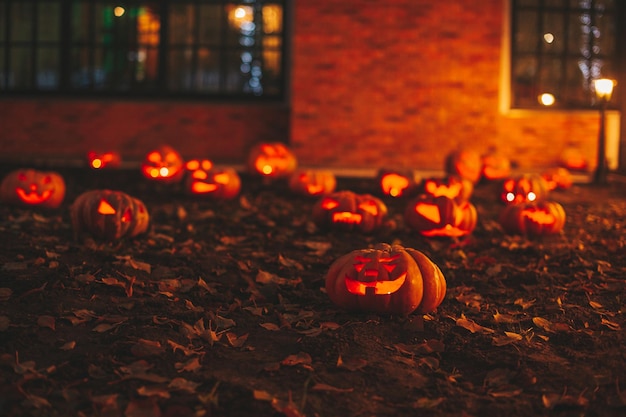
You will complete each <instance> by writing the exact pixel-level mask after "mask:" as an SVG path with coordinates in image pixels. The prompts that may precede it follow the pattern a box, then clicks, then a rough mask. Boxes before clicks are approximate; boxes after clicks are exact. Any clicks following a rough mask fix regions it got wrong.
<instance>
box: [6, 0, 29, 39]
mask: <svg viewBox="0 0 626 417" xmlns="http://www.w3.org/2000/svg"><path fill="white" fill-rule="evenodd" d="M33 23H34V21H33V4H32V3H31V2H29V1H26V0H24V1H21V2H14V3H11V20H10V25H11V34H10V35H9V36H10V37H11V38H10V40H11V41H12V42H23V41H31V40H32V39H33Z"/></svg>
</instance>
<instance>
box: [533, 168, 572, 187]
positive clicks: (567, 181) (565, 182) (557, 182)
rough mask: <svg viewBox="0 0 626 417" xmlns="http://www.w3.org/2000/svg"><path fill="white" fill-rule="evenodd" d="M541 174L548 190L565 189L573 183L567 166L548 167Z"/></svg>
mask: <svg viewBox="0 0 626 417" xmlns="http://www.w3.org/2000/svg"><path fill="white" fill-rule="evenodd" d="M541 176H542V177H543V179H544V180H545V181H546V184H547V187H548V190H550V191H552V190H556V189H561V190H564V189H567V188H570V187H571V186H572V184H573V180H572V174H571V173H570V172H569V170H568V169H567V168H562V167H556V168H550V169H548V170H546V171H544V172H542V173H541Z"/></svg>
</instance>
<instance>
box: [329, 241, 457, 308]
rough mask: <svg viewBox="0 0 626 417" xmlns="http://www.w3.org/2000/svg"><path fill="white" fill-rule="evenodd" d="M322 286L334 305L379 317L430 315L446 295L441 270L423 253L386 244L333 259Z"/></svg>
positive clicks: (444, 281)
mask: <svg viewBox="0 0 626 417" xmlns="http://www.w3.org/2000/svg"><path fill="white" fill-rule="evenodd" d="M325 283H326V293H327V294H328V296H329V298H330V299H331V301H332V302H334V303H335V304H336V305H338V306H340V307H342V308H345V309H348V310H356V311H371V312H375V313H379V314H396V315H402V316H407V315H409V314H411V313H413V312H417V313H420V314H426V313H430V312H432V311H434V310H435V309H436V308H437V307H438V306H439V305H440V304H441V302H442V301H443V299H444V297H445V295H446V280H445V278H444V276H443V273H442V272H441V269H439V267H438V266H437V265H436V264H435V263H433V262H432V261H431V260H430V259H429V258H428V257H427V256H426V255H425V254H424V253H422V252H420V251H418V250H416V249H412V248H404V247H402V246H400V245H393V246H391V245H388V244H386V243H381V244H378V245H376V246H374V247H373V248H372V249H360V250H355V251H352V252H350V253H348V254H346V255H343V256H342V257H340V258H338V259H336V260H335V261H334V262H333V263H332V264H331V266H330V268H329V269H328V272H327V273H326V277H325Z"/></svg>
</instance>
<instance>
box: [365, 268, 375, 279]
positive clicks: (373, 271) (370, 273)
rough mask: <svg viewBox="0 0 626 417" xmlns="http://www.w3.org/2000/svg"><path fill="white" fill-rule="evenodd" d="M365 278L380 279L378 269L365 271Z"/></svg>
mask: <svg viewBox="0 0 626 417" xmlns="http://www.w3.org/2000/svg"><path fill="white" fill-rule="evenodd" d="M365 276H366V277H373V278H377V277H378V270H377V269H366V270H365Z"/></svg>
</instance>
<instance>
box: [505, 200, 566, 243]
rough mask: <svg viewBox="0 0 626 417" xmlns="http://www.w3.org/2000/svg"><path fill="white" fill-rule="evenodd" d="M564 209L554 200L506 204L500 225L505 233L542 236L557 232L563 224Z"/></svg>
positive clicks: (564, 217)
mask: <svg viewBox="0 0 626 417" xmlns="http://www.w3.org/2000/svg"><path fill="white" fill-rule="evenodd" d="M565 219H566V215H565V209H564V208H563V206H562V205H561V204H559V203H557V202H556V201H549V200H544V201H533V202H523V203H519V204H512V205H509V206H506V207H505V208H504V209H503V210H502V212H501V213H500V218H499V221H500V225H501V226H502V229H503V230H504V231H505V232H506V233H511V234H521V235H526V236H542V235H551V234H556V233H559V232H560V231H561V230H563V226H565Z"/></svg>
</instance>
